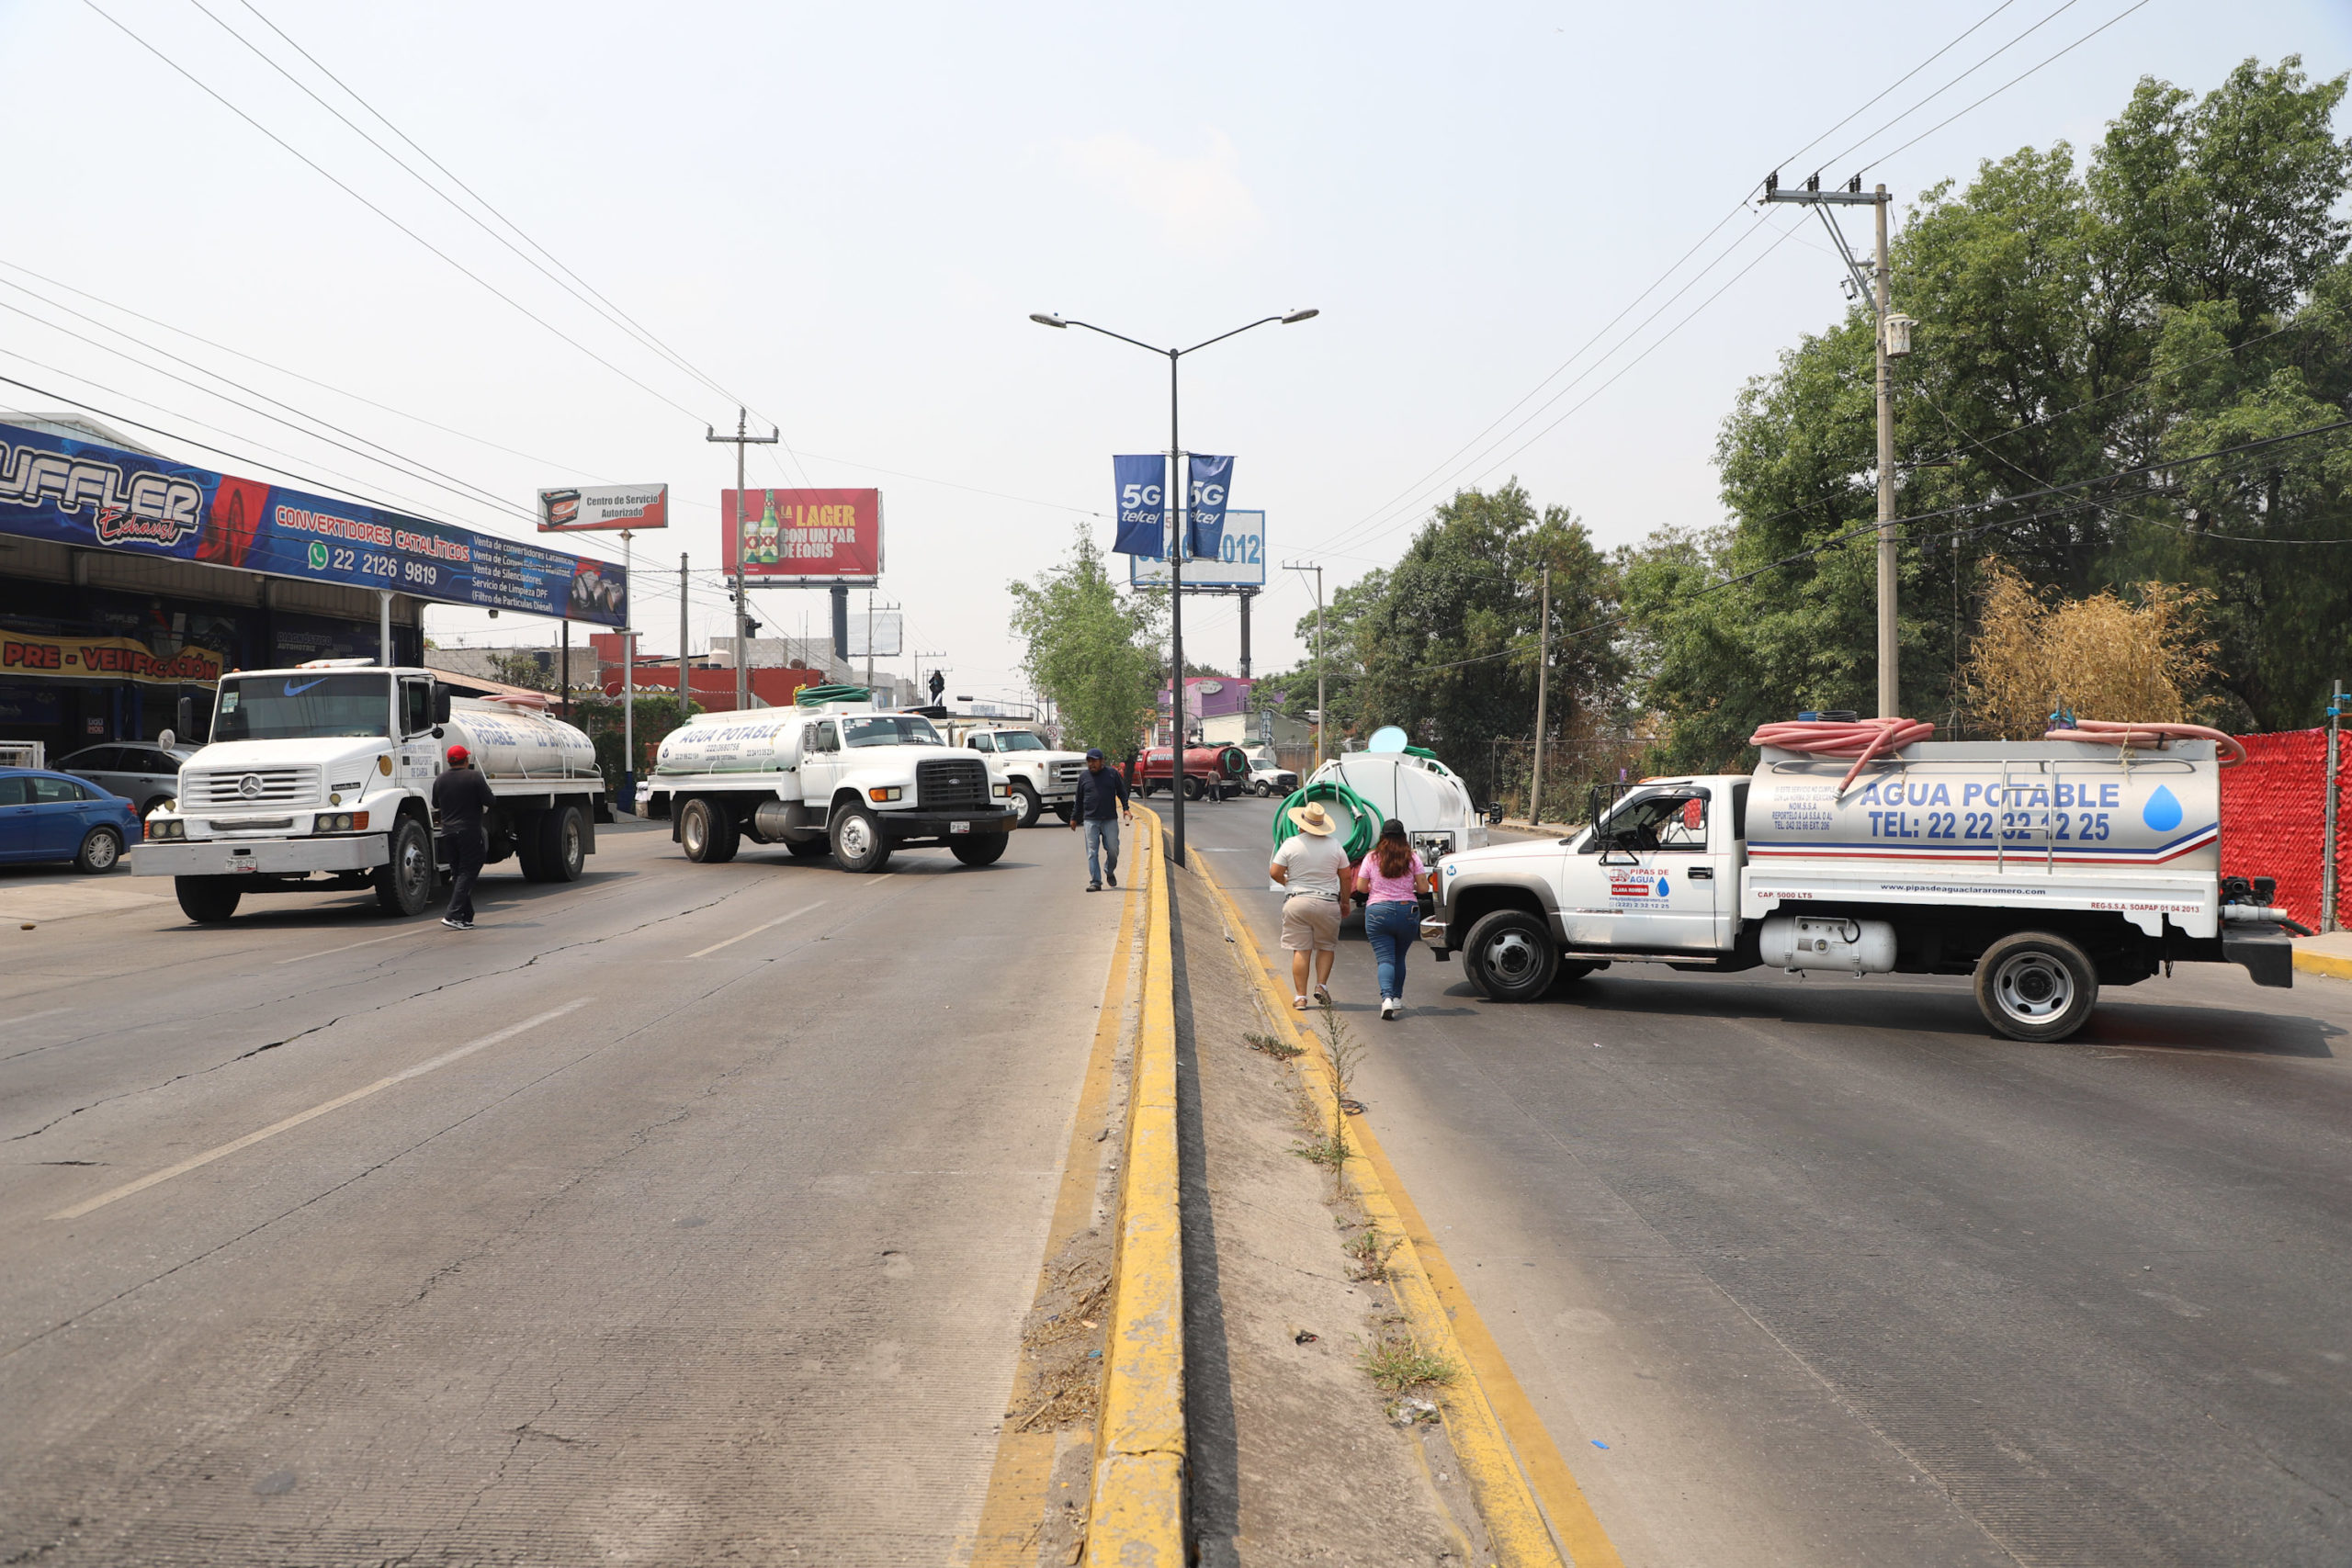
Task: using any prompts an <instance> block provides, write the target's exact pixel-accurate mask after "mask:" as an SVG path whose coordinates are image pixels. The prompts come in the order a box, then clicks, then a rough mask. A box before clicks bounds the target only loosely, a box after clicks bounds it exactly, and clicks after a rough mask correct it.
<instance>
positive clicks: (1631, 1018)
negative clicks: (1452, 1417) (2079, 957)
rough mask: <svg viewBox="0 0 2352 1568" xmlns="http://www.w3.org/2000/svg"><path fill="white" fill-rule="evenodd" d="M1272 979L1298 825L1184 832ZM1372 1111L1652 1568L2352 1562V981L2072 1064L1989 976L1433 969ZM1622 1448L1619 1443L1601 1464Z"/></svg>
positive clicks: (1585, 1468)
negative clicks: (2002, 1007) (1983, 1014)
mask: <svg viewBox="0 0 2352 1568" xmlns="http://www.w3.org/2000/svg"><path fill="white" fill-rule="evenodd" d="M1187 818H1188V824H1187V825H1188V828H1189V829H1190V836H1191V840H1192V842H1193V847H1194V849H1195V850H1196V851H1197V852H1199V853H1200V855H1201V857H1202V858H1203V859H1204V860H1207V861H1208V862H1210V863H1212V865H1213V866H1214V868H1215V869H1216V871H1217V872H1218V873H1219V874H1221V875H1222V877H1223V878H1224V880H1225V882H1226V885H1227V886H1228V887H1229V888H1231V889H1232V890H1233V891H1234V893H1235V894H1236V896H1237V898H1238V902H1239V903H1240V904H1241V905H1242V907H1243V908H1244V909H1245V910H1246V911H1248V914H1249V918H1250V919H1251V920H1252V921H1253V923H1254V925H1255V928H1256V930H1257V932H1258V934H1259V937H1260V939H1261V942H1263V943H1264V944H1265V945H1266V946H1267V947H1268V948H1269V949H1270V950H1271V949H1272V947H1273V945H1274V941H1273V938H1274V934H1275V932H1276V931H1277V930H1278V927H1279V918H1278V905H1277V901H1276V899H1275V897H1273V896H1272V895H1268V894H1265V893H1263V892H1262V891H1261V889H1263V888H1264V886H1266V879H1265V870H1264V864H1263V856H1264V852H1265V848H1266V845H1267V842H1268V840H1267V827H1268V824H1269V822H1270V819H1271V809H1270V807H1267V806H1266V805H1264V804H1261V803H1257V802H1244V803H1230V804H1227V805H1224V806H1219V807H1207V808H1199V809H1195V810H1193V811H1190V812H1188V813H1187ZM1338 973H1339V984H1338V985H1337V986H1336V987H1334V990H1335V992H1336V994H1337V996H1338V997H1339V998H1340V1002H1341V1004H1342V1005H1343V1006H1344V1007H1345V1008H1347V1009H1348V1010H1349V1011H1350V1015H1351V1020H1352V1021H1354V1022H1355V1024H1356V1028H1357V1031H1358V1032H1359V1033H1360V1034H1361V1035H1362V1036H1363V1038H1364V1039H1365V1041H1366V1043H1368V1044H1369V1045H1370V1046H1371V1049H1370V1051H1369V1052H1368V1053H1367V1056H1366V1059H1365V1062H1364V1064H1363V1066H1362V1068H1361V1069H1360V1071H1359V1077H1358V1080H1357V1081H1358V1084H1359V1086H1360V1088H1359V1093H1360V1096H1361V1098H1362V1099H1363V1100H1365V1101H1366V1102H1367V1103H1368V1105H1369V1107H1370V1111H1369V1114H1370V1115H1371V1117H1372V1118H1373V1120H1374V1124H1375V1126H1376V1128H1377V1130H1378V1132H1379V1134H1380V1136H1381V1138H1382V1140H1383V1141H1384V1142H1385V1145H1386V1147H1387V1150H1388V1153H1389V1155H1390V1156H1391V1157H1392V1159H1393V1160H1394V1162H1395V1164H1396V1166H1397V1170H1398V1172H1399V1174H1400V1176H1401V1177H1402V1179H1404V1181H1405V1184H1406V1186H1407V1188H1408V1190H1410V1192H1411V1193H1412V1195H1413V1196H1414V1198H1415V1199H1416V1200H1417V1201H1419V1206H1420V1208H1421V1210H1422V1212H1423V1213H1424V1214H1425V1215H1426V1216H1427V1217H1428V1219H1429V1221H1430V1224H1431V1226H1432V1227H1433V1228H1434V1231H1435V1234H1436V1235H1437V1236H1438V1238H1439V1240H1440V1242H1441V1244H1442V1246H1443V1247H1444V1248H1445V1250H1446V1253H1447V1256H1448V1257H1449V1258H1450V1259H1451V1260H1452V1262H1453V1265H1454V1268H1455V1269H1456V1270H1457V1271H1458V1272H1459V1273H1460V1274H1461V1275H1462V1276H1463V1278H1464V1280H1465V1282H1466V1284H1467V1287H1468V1289H1469V1291H1470V1292H1471V1294H1472V1297H1473V1299H1474V1301H1475V1302H1476V1304H1477V1306H1478V1309H1479V1311H1480V1313H1481V1314H1482V1315H1483V1316H1484V1317H1485V1318H1486V1320H1487V1325H1488V1326H1489V1327H1490V1328H1492V1329H1493V1330H1494V1331H1495V1334H1496V1336H1497V1337H1498V1340H1499V1341H1500V1343H1501V1345H1502V1348H1503V1349H1504V1351H1505V1353H1506V1355H1507V1356H1508V1357H1509V1359H1510V1363H1511V1365H1512V1368H1513V1370H1514V1371H1515V1372H1516V1374H1517V1375H1518V1377H1519V1378H1520V1380H1521V1382H1523V1383H1524V1384H1525V1385H1526V1386H1527V1389H1528V1391H1529V1393H1530V1394H1531V1395H1532V1398H1533V1399H1534V1401H1535V1403H1536V1404H1537V1407H1538V1409H1539V1411H1540V1412H1541V1414H1542V1416H1543V1417H1544V1422H1545V1425H1546V1426H1547V1427H1548V1428H1549V1430H1550V1431H1551V1433H1552V1435H1553V1437H1554V1438H1555V1441H1556V1442H1557V1444H1558V1445H1559V1448H1560V1450H1561V1451H1562V1452H1563V1453H1564V1454H1566V1456H1567V1459H1568V1462H1569V1464H1570V1465H1571V1466H1572V1467H1573V1468H1574V1469H1575V1471H1576V1472H1577V1478H1578V1480H1579V1482H1580V1483H1581V1484H1582V1485H1583V1487H1584V1489H1585V1491H1586V1493H1587V1495H1589V1497H1590V1498H1591V1499H1592V1502H1593V1505H1594V1506H1595V1508H1596V1510H1597V1512H1598V1513H1599V1515H1600V1519H1601V1522H1602V1524H1603V1525H1604V1526H1605V1527H1606V1528H1607V1529H1609V1531H1610V1532H1611V1536H1612V1538H1613V1539H1614V1540H1615V1541H1616V1543H1617V1545H1618V1547H1619V1549H1620V1550H1621V1551H1623V1554H1624V1556H1625V1559H1626V1561H1627V1562H1630V1563H1634V1564H1640V1565H1656V1568H1666V1565H1669V1564H1671V1565H1674V1568H1702V1565H1713V1564H1722V1565H1734V1564H1736V1565H1742V1568H1753V1565H1758V1564H1805V1565H1829V1564H1849V1563H1850V1564H1862V1563H1904V1564H1980V1563H2027V1564H2058V1563H2067V1564H2074V1563H2082V1564H2094V1563H2095V1564H2112V1563H2135V1564H2136V1563H2200V1564H2201V1563H2213V1564H2244V1563H2251V1562H2261V1563H2266V1564H2284V1563H2295V1564H2303V1563H2309V1564H2341V1563H2344V1562H2352V1505H2347V1501H2346V1499H2347V1495H2352V1360H2348V1358H2352V1289H2347V1282H2352V1070H2347V1066H2346V1055H2352V983H2346V982H2340V981H2334V980H2325V979H2318V978H2313V977H2312V976H2297V986H2296V988H2295V989H2293V990H2291V991H2276V990H2261V989H2257V988H2256V987H2255V986H2254V985H2253V983H2252V982H2251V981H2250V980H2248V979H2247V978H2246V977H2245V975H2244V974H2243V972H2241V971H2239V970H2236V969H2234V968H2222V967H2219V966H2213V967H2204V966H2196V967H2184V968H2182V969H2180V970H2179V971H2177V975H2176V977H2174V978H2173V979H2170V980H2164V979H2156V980H2151V981H2148V982H2146V983H2144V984H2143V985H2140V986H2137V987H2131V988H2129V989H2124V990H2114V991H2110V992H2109V993H2108V994H2107V996H2106V997H2105V998H2103V1000H2102V1002H2101V1004H2100V1007H2099V1010H2098V1014H2097V1015H2096V1017H2095V1018H2094V1020H2093V1021H2092V1024H2091V1026H2090V1028H2089V1029H2088V1030H2087V1031H2086V1032H2085V1033H2084V1034H2083V1035H2080V1036H2078V1037H2077V1038H2076V1039H2075V1040H2073V1041H2070V1042H2067V1043H2064V1044H2060V1045H2025V1044H2019V1043H2016V1042H2013V1041H2008V1040H2004V1039H2001V1038H1998V1037H1996V1036H1995V1035H1994V1034H1992V1032H1990V1031H1989V1030H1988V1029H1987V1028H1986V1027H1985V1024H1984V1023H1983V1021H1981V1020H1980V1019H1979V1017H1978V1015H1977V1013H1976V1010H1975V1007H1974V1005H1973V1002H1972V1000H1971V999H1970V997H1969V994H1968V990H1967V987H1966V983H1965V982H1964V981H1961V980H1952V979H1940V978H1928V977H1909V976H1900V977H1898V976H1874V977H1871V978H1868V979H1863V980H1852V979H1846V980H1834V979H1823V978H1818V977H1816V978H1812V979H1796V978H1792V977H1790V976H1784V975H1781V974H1780V973H1779V972H1778V971H1770V972H1764V971H1759V972H1754V973H1750V974H1747V975H1740V976H1700V975H1679V974H1675V973H1673V972H1671V971H1668V970H1666V969H1664V968H1662V967H1657V966H1652V965H1638V964H1621V965H1618V966H1615V967H1613V968H1611V970H1608V971H1606V972H1604V973H1602V974H1600V975H1596V976H1592V977H1590V978H1589V979H1586V980H1584V981H1580V982H1571V983H1567V984H1565V985H1563V986H1561V987H1558V988H1556V989H1555V992H1554V993H1553V995H1552V996H1551V997H1549V998H1546V999H1545V1000H1544V1001H1541V1002H1537V1003H1533V1004H1528V1005H1522V1006H1495V1005H1491V1004H1489V1003H1487V1002H1485V1001H1484V1000H1482V999H1480V998H1478V997H1477V995H1476V992H1475V991H1474V990H1473V989H1472V988H1471V987H1469V985H1468V984H1467V983H1466V982H1465V981H1464V979H1463V976H1462V969H1461V965H1460V962H1459V960H1458V959H1457V960H1456V961H1455V962H1454V963H1453V964H1450V965H1442V966H1441V965H1438V964H1434V963H1433V962H1432V961H1431V960H1430V955H1429V953H1427V951H1426V950H1422V949H1417V950H1416V951H1415V953H1414V954H1413V956H1412V959H1411V961H1410V966H1409V974H1408V983H1407V987H1406V990H1407V999H1408V1003H1409V1004H1410V1011H1409V1013H1408V1016H1407V1017H1406V1018H1405V1019H1404V1020H1403V1021H1399V1022H1397V1023H1383V1022H1381V1021H1379V1020H1378V1018H1377V1016H1376V1014H1375V1012H1374V1006H1375V1004H1376V996H1375V993H1374V984H1373V978H1372V961H1371V955H1370V953H1369V952H1368V950H1367V949H1366V948H1365V947H1364V946H1363V942H1362V940H1361V937H1360V935H1356V934H1354V933H1351V937H1350V940H1349V942H1348V943H1347V944H1346V945H1345V946H1344V948H1343V950H1342V953H1341V955H1340V965H1339V972H1338ZM1603 1444H1605V1445H1607V1446H1606V1447H1605V1448H1604V1447H1602V1446H1600V1445H1603Z"/></svg>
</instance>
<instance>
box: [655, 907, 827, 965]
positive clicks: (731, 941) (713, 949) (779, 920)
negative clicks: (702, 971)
mask: <svg viewBox="0 0 2352 1568" xmlns="http://www.w3.org/2000/svg"><path fill="white" fill-rule="evenodd" d="M824 907H825V901H824V900H823V899H822V898H820V899H818V900H817V901H816V902H815V903H813V904H811V905H809V908H808V909H795V910H793V911H792V913H790V914H788V915H778V916H777V917H776V918H775V919H773V920H770V921H768V922H767V923H766V924H765V925H757V926H753V927H752V929H751V930H750V931H741V932H739V933H738V934H736V935H734V936H730V937H729V938H728V939H727V940H726V941H725V942H712V943H711V944H710V945H709V946H708V947H706V948H704V949H702V951H701V952H699V953H687V954H686V956H687V957H688V958H700V957H702V956H703V955H704V954H705V953H717V952H718V950H719V949H720V948H722V947H732V946H734V945H735V944H736V943H737V942H748V941H750V940H751V939H752V938H753V937H755V936H757V935H759V934H760V933H761V932H762V931H766V930H768V929H769V928H770V927H773V926H780V925H782V924H784V922H785V921H786V920H797V919H799V918H800V917H801V916H803V915H805V914H807V913H809V909H821V908H824Z"/></svg>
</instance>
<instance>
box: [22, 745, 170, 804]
mask: <svg viewBox="0 0 2352 1568" xmlns="http://www.w3.org/2000/svg"><path fill="white" fill-rule="evenodd" d="M195 755H196V750H195V749H194V748H193V747H188V746H174V747H171V748H169V749H166V748H164V747H162V746H158V745H155V744H154V743H153V742H152V741H144V740H138V741H124V742H122V743H120V744H119V745H112V746H85V747H84V748H83V749H82V750H79V751H76V752H74V754H73V755H72V756H71V757H68V758H66V759H65V760H64V761H62V762H59V763H57V764H56V770H57V772H59V773H71V774H73V775H74V777H75V778H77V779H86V780H87V781H88V782H90V783H91V784H96V785H97V786H98V787H99V788H100V789H102V790H104V791H106V792H107V794H108V795H120V796H122V798H123V799H125V800H127V801H129V802H130V804H131V807H133V808H134V809H135V810H137V812H138V813H139V815H140V816H141V818H144V817H145V816H146V815H147V813H149V812H150V811H153V810H154V809H155V807H157V806H159V805H161V804H162V803H163V802H164V801H166V800H174V799H176V798H178V796H179V793H180V764H181V763H183V762H185V761H187V760H188V759H189V758H190V757H193V756H195Z"/></svg>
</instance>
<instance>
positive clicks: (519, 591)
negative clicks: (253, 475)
mask: <svg viewBox="0 0 2352 1568" xmlns="http://www.w3.org/2000/svg"><path fill="white" fill-rule="evenodd" d="M0 534H14V535H17V536H20V537H23V538H28V539H47V540H49V541H51V543H54V544H61V545H74V546H76V547H80V548H83V549H100V550H109V551H112V552H114V553H116V554H118V555H132V556H150V557H157V558H164V559H168V560H182V561H194V562H196V563H198V565H202V566H225V567H235V568H237V569H239V570H244V571H257V572H264V573H267V574H269V575H271V576H275V577H292V578H300V579H302V580H304V581H311V582H334V583H340V584H342V585H344V586H345V587H348V588H379V589H386V590H390V592H396V593H406V594H408V595H410V596H412V597H413V598H417V599H428V600H431V601H433V602H434V603H435V604H470V605H476V606H480V607H481V608H484V609H496V610H520V611H522V612H524V613H526V614H527V615H560V616H564V617H568V618H569V619H571V620H575V621H594V622H598V623H600V624H602V625H605V626H620V625H622V624H623V622H624V619H625V612H626V606H627V604H628V581H627V580H626V577H625V575H624V573H623V571H622V570H621V569H620V568H619V567H617V566H613V565H610V564H608V563H606V562H605V561H600V560H592V559H588V558H583V557H581V556H574V555H565V554H563V553H561V552H560V551H556V550H549V549H542V548H541V547H538V546H537V545H532V544H526V543H524V542H523V541H521V540H519V539H503V538H500V537H499V536H496V535H494V534H478V533H475V532H474V531H473V530H472V529H470V528H459V527H457V526H455V525H451V524H447V523H428V522H426V521H425V520H424V519H423V518H419V517H409V516H406V515H403V514H402V513H397V512H385V511H381V510H379V509H378V508H376V507H372V506H366V505H362V504H361V503H359V502H355V501H336V500H332V499H330V498H328V497H325V496H317V495H309V494H306V493H304V492H303V491H298V490H289V489H288V488H287V487H286V486H284V485H278V484H271V483H268V482H267V481H266V480H262V479H237V478H235V477H233V476H232V475H228V474H216V473H213V472H211V471H210V470H209V469H206V468H190V467H188V466H187V464H185V463H175V462H172V461H170V460H169V459H166V458H163V457H148V456H146V455H144V454H142V453H138V452H125V451H123V450H121V449H120V448H119V447H113V446H100V445H99V444H97V443H96V442H94V441H81V440H74V439H70V438H67V437H64V436H57V435H50V434H44V433H43V432H40V431H37V430H24V429H19V428H18V427H17V426H15V425H8V424H0Z"/></svg>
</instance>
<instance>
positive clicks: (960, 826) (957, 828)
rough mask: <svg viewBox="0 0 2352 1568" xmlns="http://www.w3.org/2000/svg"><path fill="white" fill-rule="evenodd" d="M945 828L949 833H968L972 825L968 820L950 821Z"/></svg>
mask: <svg viewBox="0 0 2352 1568" xmlns="http://www.w3.org/2000/svg"><path fill="white" fill-rule="evenodd" d="M947 830H948V831H949V832H951V833H968V832H970V831H971V830H972V825H971V824H970V823H969V822H950V823H949V824H947Z"/></svg>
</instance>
